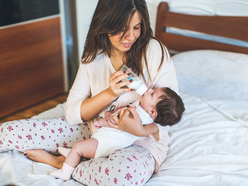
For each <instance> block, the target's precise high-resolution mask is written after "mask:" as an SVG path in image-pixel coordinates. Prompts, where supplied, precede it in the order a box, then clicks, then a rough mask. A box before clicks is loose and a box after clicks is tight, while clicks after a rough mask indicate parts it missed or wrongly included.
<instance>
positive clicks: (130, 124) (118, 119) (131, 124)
mask: <svg viewBox="0 0 248 186" xmlns="http://www.w3.org/2000/svg"><path fill="white" fill-rule="evenodd" d="M113 120H114V122H115V123H116V125H115V124H113V123H111V122H109V125H110V126H111V127H113V128H116V129H119V130H122V131H125V132H128V133H131V134H133V135H135V136H144V135H145V132H144V127H143V125H142V123H141V120H140V117H139V115H138V113H137V112H136V109H135V108H133V107H129V108H124V109H121V110H120V111H119V112H117V113H116V114H115V115H114V116H113Z"/></svg>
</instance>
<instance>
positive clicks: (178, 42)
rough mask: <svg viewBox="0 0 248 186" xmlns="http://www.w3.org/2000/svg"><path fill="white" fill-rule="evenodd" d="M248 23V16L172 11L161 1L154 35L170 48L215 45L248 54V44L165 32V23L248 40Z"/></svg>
mask: <svg viewBox="0 0 248 186" xmlns="http://www.w3.org/2000/svg"><path fill="white" fill-rule="evenodd" d="M247 24H248V17H239V16H202V15H189V14H182V13H175V12H170V11H169V6H168V4H167V3H166V2H161V3H160V4H159V6H158V11H157V20H156V28H155V37H156V38H157V39H159V40H160V41H162V42H163V43H164V44H165V45H166V47H167V48H168V49H169V50H172V51H177V52H182V51H188V50H195V49H213V50H225V51H231V52H240V53H246V54H248V48H247V47H241V46H236V45H231V44H224V43H219V42H215V41H210V40H203V39H198V38H193V37H187V36H182V35H178V34H173V33H167V32H165V31H166V27H174V28H179V29H185V30H190V31H196V32H201V33H205V34H210V35H215V36H222V37H227V38H232V39H238V40H242V41H247V42H248V26H247ZM210 25H211V26H210Z"/></svg>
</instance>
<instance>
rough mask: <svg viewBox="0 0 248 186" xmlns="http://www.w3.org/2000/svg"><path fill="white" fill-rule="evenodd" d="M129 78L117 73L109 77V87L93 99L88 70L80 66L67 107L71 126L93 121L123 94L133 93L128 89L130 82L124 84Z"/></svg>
mask: <svg viewBox="0 0 248 186" xmlns="http://www.w3.org/2000/svg"><path fill="white" fill-rule="evenodd" d="M127 77H128V74H127V73H124V72H123V71H117V72H115V73H113V74H112V75H111V76H110V77H109V87H108V88H107V89H105V90H103V91H102V92H100V93H99V94H97V95H95V96H93V97H91V88H90V87H92V86H98V85H90V82H89V79H88V77H87V69H86V68H85V67H84V66H80V69H79V71H78V73H77V77H76V79H75V81H74V83H73V86H72V88H71V90H70V93H69V96H68V98H67V101H66V106H65V117H66V120H67V122H68V123H69V124H71V125H74V124H79V123H82V122H83V121H88V120H90V119H92V118H93V117H94V116H95V115H96V114H97V113H99V112H100V111H101V110H102V109H103V108H105V107H106V106H107V105H108V104H110V103H111V102H112V101H114V100H115V99H116V98H117V97H118V96H119V95H120V94H121V93H123V92H128V91H131V90H130V89H129V88H123V87H126V85H127V84H129V83H130V82H122V81H121V80H122V79H125V78H127Z"/></svg>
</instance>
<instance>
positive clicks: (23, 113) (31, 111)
mask: <svg viewBox="0 0 248 186" xmlns="http://www.w3.org/2000/svg"><path fill="white" fill-rule="evenodd" d="M67 95H68V94H67V93H64V94H61V95H58V96H55V97H52V98H51V99H48V100H46V101H43V102H41V103H38V104H35V105H33V106H31V107H28V108H26V109H23V110H20V111H18V112H16V113H13V114H11V115H8V116H5V117H3V118H0V123H3V122H6V121H12V120H17V119H26V118H30V117H32V116H34V115H37V114H39V113H41V112H43V111H46V110H48V109H51V108H53V107H55V106H56V105H58V104H60V103H64V102H65V101H66V98H67Z"/></svg>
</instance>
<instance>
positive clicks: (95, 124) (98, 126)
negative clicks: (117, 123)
mask: <svg viewBox="0 0 248 186" xmlns="http://www.w3.org/2000/svg"><path fill="white" fill-rule="evenodd" d="M93 127H95V128H98V129H99V128H101V127H102V126H100V125H99V124H98V121H95V122H94V123H93Z"/></svg>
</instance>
